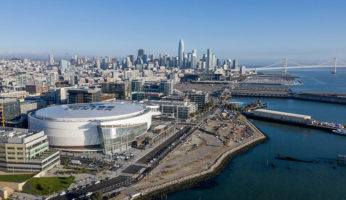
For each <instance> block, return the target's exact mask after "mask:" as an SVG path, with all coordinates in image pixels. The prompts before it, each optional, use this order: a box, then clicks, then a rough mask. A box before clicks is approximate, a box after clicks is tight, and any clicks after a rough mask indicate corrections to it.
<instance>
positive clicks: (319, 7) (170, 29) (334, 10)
mask: <svg viewBox="0 0 346 200" xmlns="http://www.w3.org/2000/svg"><path fill="white" fill-rule="evenodd" d="M2 8H3V9H2V10H3V12H2V18H3V19H6V20H3V21H2V30H3V31H2V32H1V33H0V35H1V38H2V42H1V45H0V57H32V58H42V59H45V58H46V57H47V55H48V54H51V53H52V54H54V55H56V57H57V58H58V57H64V56H70V55H79V56H90V57H92V56H112V57H120V58H121V57H125V56H127V55H131V54H132V55H136V54H137V50H138V49H140V48H142V49H144V50H145V51H146V53H148V54H155V55H158V54H159V53H163V54H165V53H168V54H169V55H171V56H176V55H177V50H178V41H179V40H180V39H183V40H184V42H185V53H187V52H191V50H192V49H197V53H198V57H201V56H202V54H203V53H206V50H207V48H211V49H212V52H213V53H215V54H216V57H217V58H221V59H228V58H230V59H235V58H236V59H238V60H240V61H243V63H246V64H247V63H250V64H255V63H256V64H257V63H258V64H271V63H273V62H276V61H278V60H280V59H282V58H284V57H287V58H289V59H292V60H295V61H297V62H305V63H315V64H318V63H319V61H321V62H323V61H325V60H328V59H331V58H333V57H338V58H341V59H345V58H346V54H345V53H344V52H345V51H346V41H345V40H344V35H346V27H345V26H342V24H343V23H344V21H345V20H346V13H345V12H344V10H345V9H346V2H344V1H298V0H292V1H275V0H266V1H252V0H247V1H224V0H219V1H204V0H201V1H194V0H191V1H182V0H177V1H155V0H148V1H135V0H134V1H108V0H105V1H81V0H76V1H67V0H62V1H41V0H38V1H24V0H13V1H4V2H2Z"/></svg>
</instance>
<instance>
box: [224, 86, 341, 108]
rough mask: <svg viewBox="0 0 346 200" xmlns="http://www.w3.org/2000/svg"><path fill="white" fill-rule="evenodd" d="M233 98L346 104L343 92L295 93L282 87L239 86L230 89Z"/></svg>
mask: <svg viewBox="0 0 346 200" xmlns="http://www.w3.org/2000/svg"><path fill="white" fill-rule="evenodd" d="M229 94H230V95H231V96H239V97H268V98H289V99H299V100H307V101H318V102H326V103H338V104H346V93H342V92H314V91H304V92H293V91H292V90H291V89H289V88H288V87H287V86H282V85H251V84H250V85H237V86H233V87H232V88H229Z"/></svg>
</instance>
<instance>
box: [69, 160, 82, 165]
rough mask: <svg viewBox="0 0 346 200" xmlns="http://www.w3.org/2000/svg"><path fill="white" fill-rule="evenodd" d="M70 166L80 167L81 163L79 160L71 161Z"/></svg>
mask: <svg viewBox="0 0 346 200" xmlns="http://www.w3.org/2000/svg"><path fill="white" fill-rule="evenodd" d="M71 164H74V165H81V164H82V163H81V162H80V160H71Z"/></svg>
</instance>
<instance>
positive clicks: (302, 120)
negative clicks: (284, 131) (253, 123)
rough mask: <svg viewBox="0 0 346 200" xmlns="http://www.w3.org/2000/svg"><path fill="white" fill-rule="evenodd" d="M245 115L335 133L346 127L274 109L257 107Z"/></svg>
mask: <svg viewBox="0 0 346 200" xmlns="http://www.w3.org/2000/svg"><path fill="white" fill-rule="evenodd" d="M244 115H245V116H247V117H248V118H252V119H259V120H265V121H272V122H278V123H283V124H290V125H297V126H304V127H308V128H314V129H320V130H326V131H330V132H332V133H334V132H333V131H334V130H337V129H343V128H345V125H342V124H336V123H331V122H323V121H318V120H314V119H312V118H311V116H309V115H300V114H295V113H287V112H279V111H274V110H265V109H257V110H253V111H250V112H244Z"/></svg>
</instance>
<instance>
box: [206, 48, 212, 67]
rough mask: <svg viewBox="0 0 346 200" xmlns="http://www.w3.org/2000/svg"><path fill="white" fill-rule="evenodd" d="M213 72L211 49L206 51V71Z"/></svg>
mask: <svg viewBox="0 0 346 200" xmlns="http://www.w3.org/2000/svg"><path fill="white" fill-rule="evenodd" d="M212 70H213V54H212V52H211V49H208V50H207V71H212Z"/></svg>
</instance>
